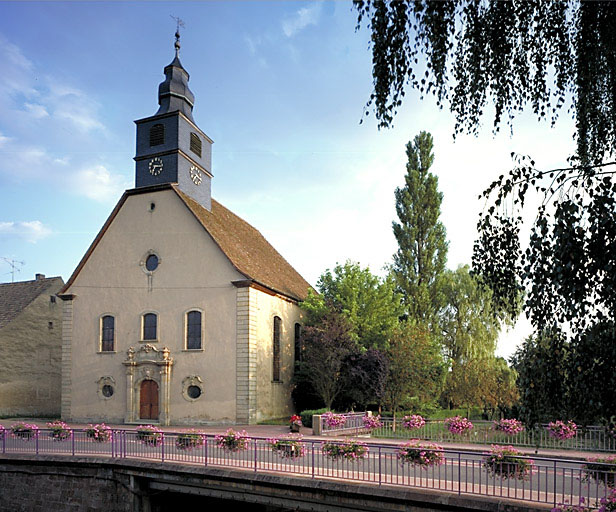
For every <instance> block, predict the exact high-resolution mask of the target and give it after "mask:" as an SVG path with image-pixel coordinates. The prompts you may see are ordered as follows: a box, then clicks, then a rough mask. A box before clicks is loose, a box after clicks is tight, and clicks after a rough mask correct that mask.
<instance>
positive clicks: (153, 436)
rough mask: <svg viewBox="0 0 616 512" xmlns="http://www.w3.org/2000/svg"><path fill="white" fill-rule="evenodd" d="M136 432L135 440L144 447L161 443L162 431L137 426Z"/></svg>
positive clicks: (146, 426) (149, 426) (148, 426)
mask: <svg viewBox="0 0 616 512" xmlns="http://www.w3.org/2000/svg"><path fill="white" fill-rule="evenodd" d="M136 432H137V435H136V436H135V437H136V438H137V440H138V441H141V442H142V443H143V444H144V445H146V446H158V445H159V444H161V443H162V442H163V432H162V430H160V429H159V428H158V427H155V426H154V425H139V426H138V427H137V430H136Z"/></svg>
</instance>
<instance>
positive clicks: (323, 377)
mask: <svg viewBox="0 0 616 512" xmlns="http://www.w3.org/2000/svg"><path fill="white" fill-rule="evenodd" d="M301 342H302V346H303V347H304V352H303V360H302V365H303V367H304V370H305V371H304V372H303V373H304V375H306V377H307V378H308V379H309V381H310V383H311V384H312V387H313V388H314V390H315V391H316V393H317V394H318V395H319V397H320V398H321V400H323V403H324V404H325V407H327V408H328V409H331V407H332V404H333V402H334V400H335V399H336V397H337V396H338V395H339V394H340V392H341V391H342V389H343V386H344V379H343V378H342V367H343V364H344V361H345V359H346V358H347V356H349V355H350V354H351V353H353V352H354V351H356V350H357V346H356V344H355V342H354V341H353V340H352V336H351V326H350V325H349V323H348V321H347V320H346V318H345V317H344V316H342V315H341V314H339V313H337V312H335V311H333V310H330V311H328V312H327V313H326V314H325V315H324V316H323V317H322V318H321V319H320V322H319V323H318V325H312V326H305V327H304V328H303V329H302V335H301Z"/></svg>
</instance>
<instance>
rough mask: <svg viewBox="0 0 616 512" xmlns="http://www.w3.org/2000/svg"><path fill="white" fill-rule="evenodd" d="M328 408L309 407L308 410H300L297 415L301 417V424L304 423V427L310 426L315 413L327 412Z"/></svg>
mask: <svg viewBox="0 0 616 512" xmlns="http://www.w3.org/2000/svg"><path fill="white" fill-rule="evenodd" d="M328 410H329V409H327V408H325V407H323V408H322V409H309V410H306V411H302V412H300V413H299V415H300V416H301V418H302V425H304V427H308V428H312V417H313V416H314V415H315V414H323V413H325V412H327V411H328Z"/></svg>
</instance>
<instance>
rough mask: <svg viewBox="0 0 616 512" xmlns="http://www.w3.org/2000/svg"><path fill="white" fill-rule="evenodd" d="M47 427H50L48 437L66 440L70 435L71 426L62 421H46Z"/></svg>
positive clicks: (55, 439)
mask: <svg viewBox="0 0 616 512" xmlns="http://www.w3.org/2000/svg"><path fill="white" fill-rule="evenodd" d="M47 427H48V428H49V429H51V432H50V433H49V437H51V438H52V439H53V440H54V441H66V440H67V439H69V438H70V437H71V433H72V432H71V428H70V427H69V426H68V425H67V424H66V423H64V422H63V421H60V420H58V421H52V422H50V423H47Z"/></svg>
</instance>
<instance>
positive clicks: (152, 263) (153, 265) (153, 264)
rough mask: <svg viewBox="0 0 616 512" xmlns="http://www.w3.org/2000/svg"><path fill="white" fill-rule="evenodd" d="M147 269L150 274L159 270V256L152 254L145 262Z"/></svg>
mask: <svg viewBox="0 0 616 512" xmlns="http://www.w3.org/2000/svg"><path fill="white" fill-rule="evenodd" d="M145 268H146V269H147V270H148V272H154V271H155V270H156V269H157V268H158V256H156V254H150V255H149V256H148V257H147V258H146V260H145Z"/></svg>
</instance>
